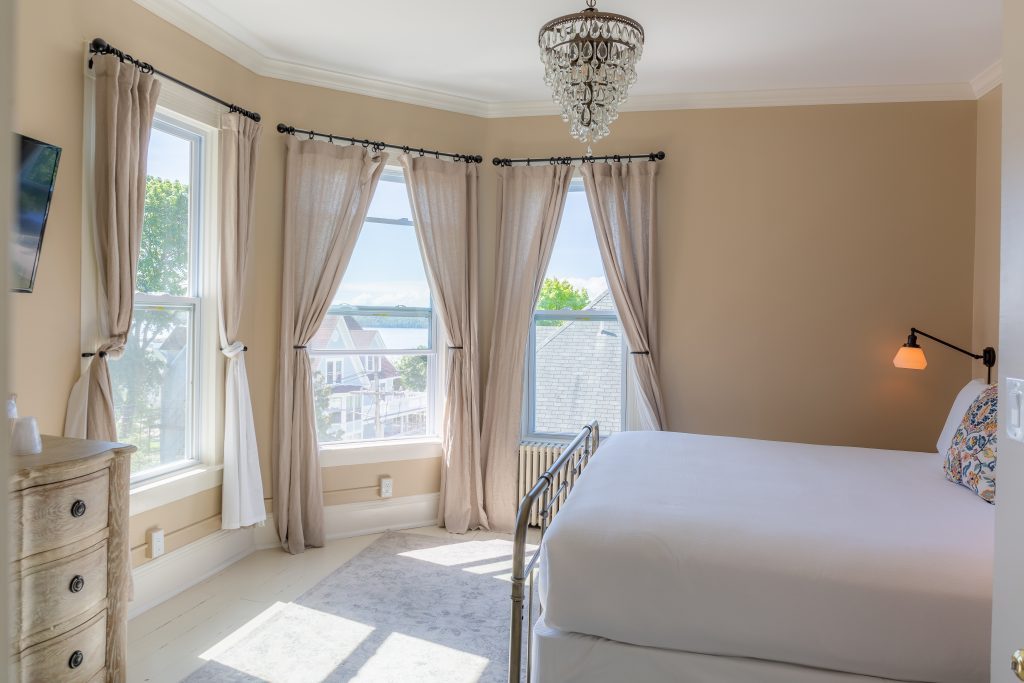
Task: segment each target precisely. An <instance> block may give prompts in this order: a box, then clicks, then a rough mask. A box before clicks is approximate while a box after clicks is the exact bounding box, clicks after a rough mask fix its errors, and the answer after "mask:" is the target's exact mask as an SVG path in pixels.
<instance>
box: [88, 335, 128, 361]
mask: <svg viewBox="0 0 1024 683" xmlns="http://www.w3.org/2000/svg"><path fill="white" fill-rule="evenodd" d="M126 341H127V335H125V336H123V337H122V336H120V335H119V336H117V337H111V338H110V340H109V341H107V343H105V344H101V345H100V347H99V348H98V349H96V352H95V353H83V354H82V358H92V357H93V356H99V357H100V358H106V357H107V356H110V357H111V358H113V359H114V360H117V359H118V358H120V357H121V356H123V355H124V344H125V342H126Z"/></svg>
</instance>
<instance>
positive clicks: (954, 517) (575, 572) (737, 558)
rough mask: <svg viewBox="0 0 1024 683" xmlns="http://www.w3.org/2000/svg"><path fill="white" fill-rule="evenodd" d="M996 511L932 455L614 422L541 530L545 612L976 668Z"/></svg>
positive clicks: (579, 628) (667, 645) (737, 645)
mask: <svg viewBox="0 0 1024 683" xmlns="http://www.w3.org/2000/svg"><path fill="white" fill-rule="evenodd" d="M993 522H994V507H993V506H991V505H989V504H987V503H985V502H984V501H982V500H981V499H980V498H978V497H977V496H976V495H974V494H973V493H971V492H970V491H968V490H967V489H964V488H962V487H959V486H956V485H954V484H951V483H949V482H947V481H946V480H945V478H944V476H943V473H942V463H941V458H940V457H939V455H938V454H934V453H932V454H928V453H909V452H902V451H883V450H872V449H861V448H844V447H834V446H812V445H806V444H792V443H781V442H772V441H756V440H750V439H737V438H727V437H713V436H700V435H693V434H676V433H668V432H626V433H621V434H616V435H614V436H612V437H610V438H609V439H607V440H606V441H605V442H604V443H602V444H601V447H600V449H599V450H598V452H597V455H596V457H594V459H593V460H592V461H591V464H590V465H589V467H588V468H587V469H586V471H585V472H584V473H583V475H582V477H581V478H580V480H579V481H578V483H577V484H576V487H575V488H574V489H573V491H572V493H571V495H570V499H569V501H568V502H567V503H566V504H565V505H564V506H563V507H562V509H561V511H560V512H559V513H558V515H557V517H556V518H555V520H554V522H553V523H552V525H551V527H550V529H549V530H548V533H547V535H546V537H545V539H544V543H543V544H542V547H541V553H542V558H541V571H540V577H539V578H540V583H539V590H540V596H541V600H542V604H543V606H544V610H545V611H544V621H545V623H546V625H547V626H549V627H551V628H553V629H556V630H559V631H563V632H568V633H579V634H586V635H592V636H598V637H600V638H607V639H610V640H615V641H619V642H621V643H628V644H633V645H641V646H648V647H655V648H662V649H669V650H680V651H685V652H690V653H699V654H710V655H721V656H729V657H742V658H754V659H761V660H769V661H774V662H785V663H792V664H799V665H802V666H806V667H814V668H820V669H827V670H832V671H839V672H847V673H854V674H861V675H865V676H875V677H879V678H889V679H896V680H907V681H929V682H932V683H973V682H975V681H977V682H978V683H981V682H982V681H987V680H988V668H989V638H990V629H991V626H990V621H991V602H992V597H991V596H992V550H993ZM556 680H557V679H556Z"/></svg>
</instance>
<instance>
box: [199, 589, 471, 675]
mask: <svg viewBox="0 0 1024 683" xmlns="http://www.w3.org/2000/svg"><path fill="white" fill-rule="evenodd" d="M271 621H273V627H272V628H266V629H261V628H260V626H262V625H264V624H267V623H269V622H271ZM373 630H374V628H373V627H372V626H367V625H366V624H361V623H359V622H356V621H351V620H349V619H344V618H342V617H338V616H334V615H333V614H326V613H324V612H320V611H318V610H314V609H309V608H308V607H303V606H301V605H296V604H294V603H280V602H278V603H275V604H274V605H272V606H271V607H268V608H267V609H266V610H264V611H263V612H261V613H260V614H259V615H258V616H256V617H255V618H253V619H251V620H250V621H249V622H248V623H246V624H245V625H244V626H242V627H241V628H239V629H238V630H236V631H234V632H233V633H232V634H231V635H229V636H228V637H227V638H224V639H223V640H221V641H220V642H219V643H217V644H216V645H214V646H213V647H211V648H210V649H209V650H207V651H206V652H204V653H203V654H202V655H200V657H201V658H202V659H207V660H212V661H215V662H218V663H220V664H223V665H224V666H228V667H231V668H232V669H235V670H237V671H241V672H244V673H246V674H249V675H250V676H256V677H258V678H262V679H264V680H267V681H275V683H277V682H280V683H292V682H294V683H301V682H308V681H321V680H323V679H325V678H326V677H327V676H328V675H329V674H330V673H331V672H332V671H334V670H335V669H336V668H338V666H339V665H340V664H341V663H342V662H344V661H345V659H346V658H348V657H349V656H350V655H351V654H352V653H353V652H354V651H355V649H356V648H357V647H359V644H360V643H361V642H363V641H364V640H365V639H366V638H367V636H369V635H370V634H371V633H373ZM242 641H245V642H246V646H247V647H245V648H234V649H232V646H233V645H235V644H238V643H241V642H242ZM442 649H444V648H442ZM253 651H256V652H260V653H261V656H260V657H258V658H254V657H251V656H246V655H247V654H249V653H252V652H253ZM299 652H301V657H302V666H301V667H296V665H295V664H296V655H297V653H299ZM473 680H476V679H473Z"/></svg>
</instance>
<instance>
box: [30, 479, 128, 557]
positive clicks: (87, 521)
mask: <svg viewBox="0 0 1024 683" xmlns="http://www.w3.org/2000/svg"><path fill="white" fill-rule="evenodd" d="M109 481H110V474H109V471H108V470H106V469H104V470H101V471H99V472H96V473H95V474H90V475H89V476H86V477H78V478H77V479H69V480H67V481H62V482H58V483H56V484H47V485H46V486H36V487H33V488H29V489H25V490H23V491H18V492H16V493H14V494H13V495H12V498H13V501H12V503H13V505H14V509H13V510H12V512H13V515H14V523H13V536H14V539H13V540H14V557H15V559H17V558H21V557H26V556H28V555H34V554H35V553H40V552H43V551H45V550H51V549H53V548H59V547H60V546H62V545H67V544H68V543H71V542H73V541H76V540H78V539H81V538H84V537H86V536H88V535H89V534H91V533H94V532H96V531H99V530H101V529H103V528H105V527H106V526H107V505H108V496H109V495H110V494H109V492H108V490H107V487H108V483H109Z"/></svg>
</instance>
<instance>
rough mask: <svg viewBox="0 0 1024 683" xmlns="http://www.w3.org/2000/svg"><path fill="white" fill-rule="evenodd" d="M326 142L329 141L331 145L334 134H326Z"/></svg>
mask: <svg viewBox="0 0 1024 683" xmlns="http://www.w3.org/2000/svg"><path fill="white" fill-rule="evenodd" d="M327 142H329V143H331V144H332V145H333V144H334V134H333V133H332V134H331V135H328V136H327Z"/></svg>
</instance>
